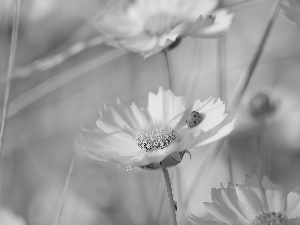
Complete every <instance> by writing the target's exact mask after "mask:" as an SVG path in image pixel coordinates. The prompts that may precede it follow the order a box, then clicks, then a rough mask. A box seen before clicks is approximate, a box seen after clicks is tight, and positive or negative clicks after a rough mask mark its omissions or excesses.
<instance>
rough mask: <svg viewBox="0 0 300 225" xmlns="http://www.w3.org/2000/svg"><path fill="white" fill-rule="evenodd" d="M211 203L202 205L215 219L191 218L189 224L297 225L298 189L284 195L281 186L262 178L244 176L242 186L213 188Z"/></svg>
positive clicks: (298, 220)
mask: <svg viewBox="0 0 300 225" xmlns="http://www.w3.org/2000/svg"><path fill="white" fill-rule="evenodd" d="M211 198H212V201H213V202H209V203H204V205H205V207H206V208H207V210H208V211H209V212H210V214H212V215H213V216H214V217H215V220H204V219H200V218H197V217H196V216H194V215H192V216H190V221H189V222H190V224H194V225H195V224H197V225H229V224H230V225H299V224H300V186H299V185H298V186H296V187H295V188H294V189H293V190H292V191H291V192H290V193H289V194H288V195H287V196H286V195H285V194H284V192H283V189H282V187H280V186H278V185H275V184H273V183H272V182H271V181H270V180H269V179H268V178H267V177H264V179H263V180H262V183H261V184H260V183H259V182H258V180H257V178H256V177H255V176H254V177H253V178H251V177H248V176H246V178H245V182H244V184H243V185H236V186H233V185H232V184H231V183H229V184H228V186H227V188H224V187H223V186H222V187H221V188H217V189H216V188H212V190H211Z"/></svg>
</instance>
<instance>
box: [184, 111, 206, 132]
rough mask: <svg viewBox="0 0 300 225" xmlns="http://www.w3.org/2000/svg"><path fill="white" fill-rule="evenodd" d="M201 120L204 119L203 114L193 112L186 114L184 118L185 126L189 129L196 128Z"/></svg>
mask: <svg viewBox="0 0 300 225" xmlns="http://www.w3.org/2000/svg"><path fill="white" fill-rule="evenodd" d="M203 119H204V114H201V113H198V112H196V111H193V112H191V113H189V114H188V116H187V118H186V125H187V126H188V127H189V128H193V127H195V126H198V125H199V124H200V123H201V122H202V121H203Z"/></svg>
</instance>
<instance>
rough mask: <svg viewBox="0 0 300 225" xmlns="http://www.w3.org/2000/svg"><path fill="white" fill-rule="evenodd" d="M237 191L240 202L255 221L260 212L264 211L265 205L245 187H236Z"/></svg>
mask: <svg viewBox="0 0 300 225" xmlns="http://www.w3.org/2000/svg"><path fill="white" fill-rule="evenodd" d="M235 190H236V194H237V196H238V198H239V200H240V202H241V203H242V204H243V205H244V206H245V208H246V209H247V210H248V211H249V213H250V215H251V216H252V217H253V218H252V219H254V218H255V217H256V216H257V215H258V214H259V213H260V212H262V211H263V204H262V202H261V201H260V199H259V197H258V196H257V195H256V194H255V193H254V192H252V191H249V190H248V189H246V188H245V187H243V186H236V187H235ZM249 219H250V218H249Z"/></svg>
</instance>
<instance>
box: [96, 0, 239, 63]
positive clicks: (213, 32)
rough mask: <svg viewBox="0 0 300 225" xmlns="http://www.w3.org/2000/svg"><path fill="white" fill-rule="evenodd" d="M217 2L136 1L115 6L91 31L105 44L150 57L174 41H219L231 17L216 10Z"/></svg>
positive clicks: (227, 27) (208, 0) (191, 0)
mask: <svg viewBox="0 0 300 225" xmlns="http://www.w3.org/2000/svg"><path fill="white" fill-rule="evenodd" d="M218 4H219V1H218V0H202V1H197V0H188V1H183V0H177V1H168V0H152V1H148V0H137V1H129V2H128V1H127V4H126V3H125V4H124V2H122V3H117V4H116V5H112V6H111V10H110V11H109V12H106V13H105V14H104V15H101V16H100V17H98V18H96V19H95V21H94V24H95V28H96V29H97V30H98V31H99V32H100V33H101V34H102V35H104V37H105V38H106V39H107V41H106V42H107V44H109V45H112V46H115V47H120V48H125V49H128V50H130V51H134V52H140V53H142V54H143V55H144V56H145V57H148V56H150V55H153V54H155V53H157V52H159V51H161V50H162V49H164V48H165V47H167V46H168V45H170V44H172V43H173V42H174V41H175V40H176V39H177V38H178V37H184V36H192V37H200V38H215V37H220V36H221V35H222V34H223V33H225V32H226V31H227V30H228V29H229V27H230V25H231V21H232V17H233V15H232V14H230V13H229V12H228V11H227V10H226V9H217V7H218Z"/></svg>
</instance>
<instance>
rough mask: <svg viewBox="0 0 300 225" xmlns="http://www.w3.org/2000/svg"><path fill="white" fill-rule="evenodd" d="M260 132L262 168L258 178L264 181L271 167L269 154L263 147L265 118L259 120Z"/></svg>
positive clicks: (259, 154) (258, 146)
mask: <svg viewBox="0 0 300 225" xmlns="http://www.w3.org/2000/svg"><path fill="white" fill-rule="evenodd" d="M258 124H259V128H258V129H259V130H258V132H257V148H258V156H259V162H260V167H259V168H258V174H257V176H258V178H259V180H260V181H262V179H263V177H264V175H268V167H269V166H268V165H269V152H268V150H267V149H266V148H264V146H263V138H264V135H263V134H264V130H265V121H264V119H263V118H261V119H259V121H258Z"/></svg>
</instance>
